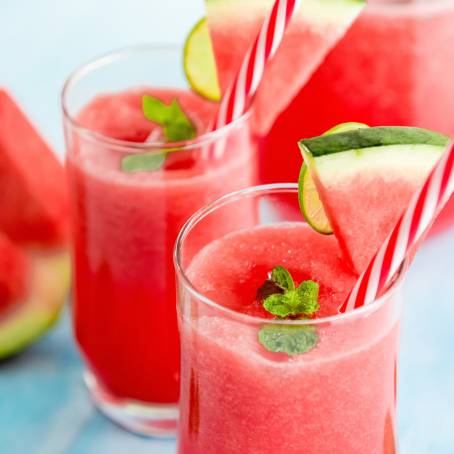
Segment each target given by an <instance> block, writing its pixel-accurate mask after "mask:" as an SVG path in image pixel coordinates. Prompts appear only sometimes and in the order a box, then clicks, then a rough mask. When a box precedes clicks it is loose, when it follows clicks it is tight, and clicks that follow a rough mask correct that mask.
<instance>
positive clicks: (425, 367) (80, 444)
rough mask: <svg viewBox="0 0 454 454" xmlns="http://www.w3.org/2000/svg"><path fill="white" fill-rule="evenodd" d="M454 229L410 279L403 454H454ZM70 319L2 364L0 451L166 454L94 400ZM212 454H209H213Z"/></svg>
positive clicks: (171, 447)
mask: <svg viewBox="0 0 454 454" xmlns="http://www.w3.org/2000/svg"><path fill="white" fill-rule="evenodd" d="M453 251H454V230H451V231H450V232H446V233H445V234H443V235H441V236H439V237H437V238H435V239H431V240H430V241H429V242H427V243H426V244H425V245H424V247H423V248H422V250H421V251H420V253H419V255H418V256H417V258H416V260H415V262H414V264H413V266H412V268H411V270H410V272H409V276H408V278H407V282H406V286H405V289H406V308H405V314H404V320H403V329H402V349H401V359H400V379H399V417H398V431H399V439H400V447H401V449H400V452H401V454H402V453H403V454H419V453H424V454H426V453H427V454H432V453H437V454H438V453H439V454H444V453H446V454H452V453H453V452H454V431H453V428H454V425H453V421H454V406H453V403H454V362H453V359H454V351H453V343H454V301H453V299H454V279H453V272H452V270H453V269H454V254H453ZM81 372H82V364H81V360H80V357H79V355H78V353H77V351H76V348H75V345H74V341H73V339H72V336H71V329H70V322H69V316H68V314H65V316H64V317H63V319H62V320H61V322H60V323H59V325H58V326H57V328H56V329H55V330H54V331H53V332H52V333H50V334H49V335H48V336H47V337H46V338H44V339H42V340H41V341H40V342H38V343H37V344H36V345H34V346H33V347H32V348H31V349H30V350H28V351H27V352H25V353H24V354H23V355H21V356H19V357H17V358H15V359H13V360H10V361H8V362H6V363H4V364H2V365H1V366H0V453H2V454H3V453H8V454H16V453H17V454H24V453H31V452H33V453H37V454H61V453H72V454H82V453H83V454H86V453H112V454H115V453H126V452H134V453H135V454H140V453H147V454H167V453H169V454H170V453H173V452H175V441H174V440H159V439H146V438H141V437H138V436H135V435H131V434H129V433H127V432H125V431H124V430H122V429H120V428H118V427H117V426H115V425H114V424H112V423H110V422H109V421H108V420H107V419H105V418H104V417H103V416H102V415H100V414H99V413H98V412H97V411H96V410H95V408H94V407H93V406H92V404H91V403H90V400H89V398H88V396H87V393H86V392H85V389H84V386H83V384H82V380H81ZM207 454H209V453H207Z"/></svg>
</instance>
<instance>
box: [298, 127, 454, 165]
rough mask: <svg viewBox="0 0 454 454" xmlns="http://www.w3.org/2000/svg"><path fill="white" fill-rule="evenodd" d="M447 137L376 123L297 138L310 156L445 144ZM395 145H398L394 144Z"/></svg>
mask: <svg viewBox="0 0 454 454" xmlns="http://www.w3.org/2000/svg"><path fill="white" fill-rule="evenodd" d="M448 142H449V137H448V136H445V135H443V134H440V133H437V132H433V131H429V130H427V129H422V128H413V127H407V126H377V127H373V128H364V129H357V130H354V131H348V132H341V133H337V134H332V135H327V136H318V137H313V138H310V139H303V140H300V141H299V146H300V148H301V150H302V151H303V152H304V153H309V154H310V155H311V156H312V157H313V158H317V157H320V156H326V155H330V154H335V153H340V152H345V151H353V150H361V151H363V152H364V151H365V150H366V149H370V148H377V147H384V146H394V145H395V146H399V145H427V146H435V147H445V146H446V145H447V144H448ZM397 149H398V148H397Z"/></svg>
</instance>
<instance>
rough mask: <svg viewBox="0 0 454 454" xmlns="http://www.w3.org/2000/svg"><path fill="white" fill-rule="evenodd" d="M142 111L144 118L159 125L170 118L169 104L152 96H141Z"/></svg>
mask: <svg viewBox="0 0 454 454" xmlns="http://www.w3.org/2000/svg"><path fill="white" fill-rule="evenodd" d="M142 111H143V114H144V115H145V118H146V119H148V120H150V121H153V122H154V123H157V124H158V125H161V126H164V124H165V123H166V122H167V121H169V120H170V118H171V115H170V112H169V106H168V105H167V104H165V103H163V102H162V101H161V100H160V99H158V98H155V97H153V96H147V95H144V96H142Z"/></svg>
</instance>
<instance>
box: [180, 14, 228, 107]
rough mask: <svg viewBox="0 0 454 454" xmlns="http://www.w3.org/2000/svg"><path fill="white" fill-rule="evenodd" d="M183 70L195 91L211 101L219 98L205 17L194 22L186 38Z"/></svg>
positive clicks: (214, 64) (219, 91)
mask: <svg viewBox="0 0 454 454" xmlns="http://www.w3.org/2000/svg"><path fill="white" fill-rule="evenodd" d="M184 72H185V74H186V77H187V79H188V82H189V85H190V86H191V88H192V89H193V90H194V91H195V92H196V93H198V94H199V95H201V96H203V97H205V98H207V99H210V100H211V101H219V100H220V99H221V90H220V88H219V83H218V76H217V71H216V62H215V59H214V54H213V48H212V46H211V38H210V32H209V30H208V25H207V21H206V19H205V18H203V19H200V20H199V21H198V22H197V24H195V26H194V27H193V29H192V30H191V31H190V33H189V35H188V37H187V38H186V43H185V45H184Z"/></svg>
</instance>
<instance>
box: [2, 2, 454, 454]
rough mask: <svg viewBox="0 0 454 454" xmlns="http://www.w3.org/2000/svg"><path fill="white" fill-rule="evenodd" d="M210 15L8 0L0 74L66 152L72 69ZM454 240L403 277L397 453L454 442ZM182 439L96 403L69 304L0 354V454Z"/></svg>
mask: <svg viewBox="0 0 454 454" xmlns="http://www.w3.org/2000/svg"><path fill="white" fill-rule="evenodd" d="M202 15H203V4H202V0H166V1H162V0H146V1H145V0H128V1H127V0H91V1H89V0H74V1H73V0H0V85H3V86H6V87H8V88H9V89H10V90H12V91H13V92H14V94H15V95H16V97H17V98H18V99H19V100H20V102H21V103H22V105H23V106H24V108H25V109H26V110H27V112H28V113H29V114H30V115H31V117H32V118H33V120H34V121H35V123H36V124H37V125H38V127H39V128H40V130H41V131H42V132H43V134H44V135H45V136H46V137H47V138H48V140H49V141H50V142H51V144H52V145H53V146H54V147H55V149H56V150H57V152H58V154H59V155H60V156H62V155H63V139H62V134H61V127H60V122H61V118H60V110H59V91H60V88H61V86H62V84H63V82H64V79H65V78H66V76H67V75H68V74H69V73H70V72H71V71H72V70H73V69H74V68H75V67H76V66H78V65H79V64H80V63H82V62H84V61H86V60H89V59H91V58H92V57H94V56H96V55H98V54H102V53H105V52H106V51H108V50H110V49H114V48H120V47H124V46H127V45H130V44H137V43H143V42H177V43H178V42H181V41H182V40H183V39H184V36H185V35H186V33H187V31H188V29H189V28H190V27H191V25H192V24H193V23H194V22H195V21H196V20H197V19H198V18H199V17H200V16H202ZM453 252H454V230H451V231H450V232H447V233H446V234H444V235H442V236H440V237H438V238H437V239H434V240H431V241H429V242H428V243H427V244H426V245H425V246H424V248H423V250H422V251H421V252H420V254H419V255H418V257H417V259H416V261H415V263H414V265H413V267H412V269H411V271H410V274H409V277H408V280H407V284H406V303H407V304H406V314H405V317H404V325H403V333H402V335H403V339H402V352H401V371H400V390H399V391H400V396H399V408H400V413H399V436H400V445H401V450H400V452H401V454H452V453H453V452H454V405H453V404H454V362H453V360H454V348H453V346H454V272H453V270H454V253H453ZM174 451H175V444H174V441H172V440H167V441H160V440H149V439H144V438H140V437H136V436H134V435H130V434H128V433H126V432H124V431H123V430H121V429H119V428H117V427H116V426H114V425H113V424H111V423H110V422H108V421H107V420H106V419H105V418H104V417H102V416H101V415H100V414H98V413H97V412H96V411H95V410H94V408H93V407H92V405H91V404H90V402H89V400H88V398H87V395H86V394H85V390H84V388H83V385H82V382H81V363H80V359H79V357H78V354H77V353H76V351H75V348H74V344H73V341H72V339H71V336H70V326H69V320H68V316H66V317H65V318H64V319H63V320H62V322H61V323H60V324H59V326H58V328H57V329H56V330H55V331H53V332H52V333H51V334H50V335H48V336H47V337H46V338H45V339H43V340H42V341H41V342H39V343H38V344H36V345H35V346H34V347H33V348H32V349H30V350H29V351H28V352H27V353H26V354H24V355H23V356H20V357H19V358H17V359H15V360H12V361H9V362H7V363H5V364H3V365H1V366H0V453H1V454H3V453H5V454H25V453H34V454H35V453H36V454H62V453H65V454H66V453H71V454H91V453H93V454H103V453H109V454H116V453H128V452H134V453H136V454H140V453H147V454H168V453H169V454H170V453H173V452H174ZM207 454H210V453H207ZM245 454H246V453H245ZM365 454H375V453H365Z"/></svg>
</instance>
